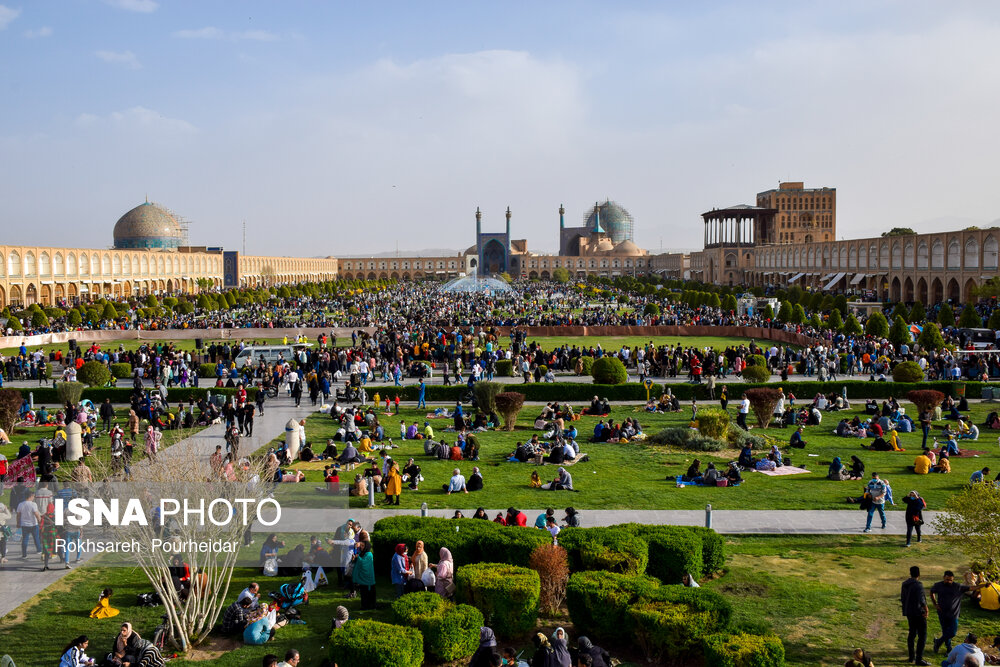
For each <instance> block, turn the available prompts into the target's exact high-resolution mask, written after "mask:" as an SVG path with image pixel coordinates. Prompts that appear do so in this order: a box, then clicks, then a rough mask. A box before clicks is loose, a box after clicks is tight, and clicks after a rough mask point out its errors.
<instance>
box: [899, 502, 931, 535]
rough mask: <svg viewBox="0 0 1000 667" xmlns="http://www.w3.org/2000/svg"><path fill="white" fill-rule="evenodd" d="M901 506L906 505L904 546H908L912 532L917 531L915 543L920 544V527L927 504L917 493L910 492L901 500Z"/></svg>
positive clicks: (922, 523)
mask: <svg viewBox="0 0 1000 667" xmlns="http://www.w3.org/2000/svg"><path fill="white" fill-rule="evenodd" d="M903 504H904V505H906V546H910V539H911V538H912V537H913V531H914V530H916V531H917V542H920V526H922V525H924V510H925V509H927V503H926V502H925V501H924V499H923V498H921V497H920V494H919V493H917V492H916V491H910V493H909V494H908V495H907V496H906V497H905V498H903Z"/></svg>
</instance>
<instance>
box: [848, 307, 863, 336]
mask: <svg viewBox="0 0 1000 667" xmlns="http://www.w3.org/2000/svg"><path fill="white" fill-rule="evenodd" d="M863 332H864V329H862V328H861V323H860V322H858V318H857V317H855V315H854V313H851V314H849V315H848V316H847V320H845V321H844V333H845V334H847V335H849V336H857V335H860V334H861V333H863Z"/></svg>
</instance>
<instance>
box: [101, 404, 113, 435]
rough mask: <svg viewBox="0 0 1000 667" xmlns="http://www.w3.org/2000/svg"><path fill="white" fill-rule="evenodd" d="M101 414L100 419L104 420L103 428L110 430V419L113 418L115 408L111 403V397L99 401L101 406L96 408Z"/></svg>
mask: <svg viewBox="0 0 1000 667" xmlns="http://www.w3.org/2000/svg"><path fill="white" fill-rule="evenodd" d="M98 412H99V413H100V415H101V421H103V422H104V430H105V431H110V430H111V420H112V419H114V418H115V408H114V406H113V405H111V399H110V398H105V399H104V402H103V403H101V407H100V409H99V410H98Z"/></svg>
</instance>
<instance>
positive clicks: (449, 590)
mask: <svg viewBox="0 0 1000 667" xmlns="http://www.w3.org/2000/svg"><path fill="white" fill-rule="evenodd" d="M438 556H439V557H440V559H441V560H439V561H438V562H437V564H436V565H431V567H432V568H434V572H435V576H436V577H437V582H436V583H435V584H434V592H435V593H437V594H438V595H440V596H441V597H443V598H444V599H446V600H448V599H451V597H452V596H453V595H454V594H455V562H454V561H453V560H452V557H451V552H450V551H448V549H447V548H445V547H441V551H440V552H438Z"/></svg>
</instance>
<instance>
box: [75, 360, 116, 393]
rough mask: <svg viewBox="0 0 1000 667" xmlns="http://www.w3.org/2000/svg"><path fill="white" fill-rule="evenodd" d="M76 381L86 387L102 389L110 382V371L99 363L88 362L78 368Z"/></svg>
mask: <svg viewBox="0 0 1000 667" xmlns="http://www.w3.org/2000/svg"><path fill="white" fill-rule="evenodd" d="M76 379H77V380H79V381H80V382H82V383H84V384H85V385H87V386H88V387H103V386H104V385H106V384H107V383H108V382H110V381H111V371H109V370H108V367H107V366H105V365H104V364H103V363H101V362H100V361H88V362H86V363H84V364H83V366H80V370H78V371H77V372H76Z"/></svg>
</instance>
